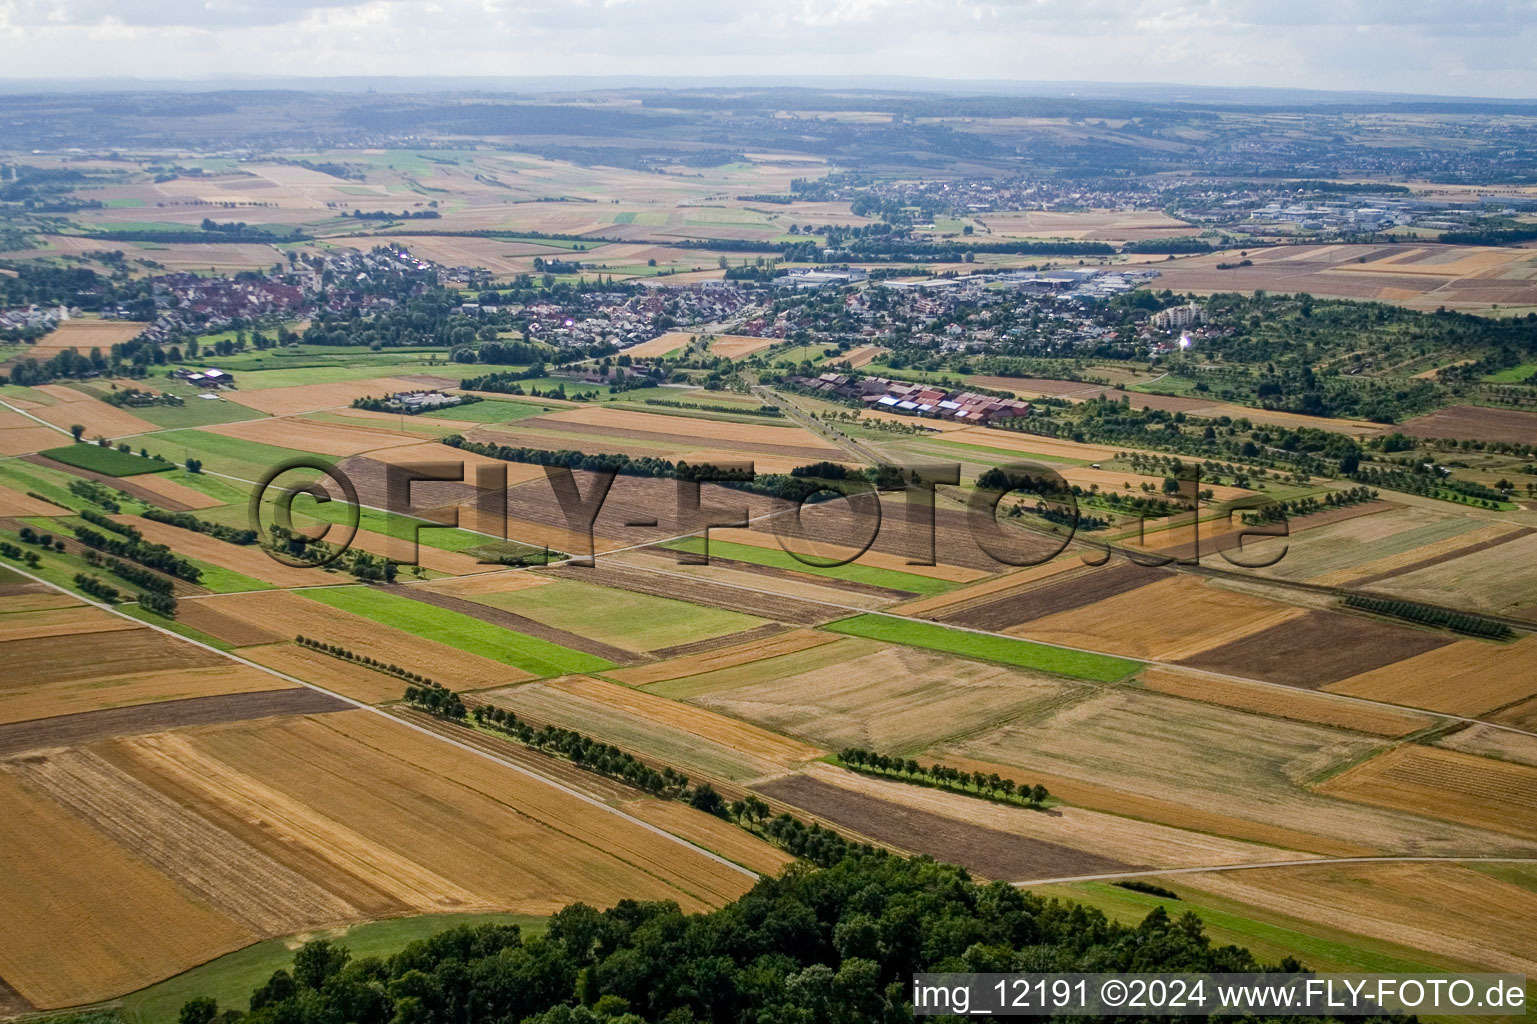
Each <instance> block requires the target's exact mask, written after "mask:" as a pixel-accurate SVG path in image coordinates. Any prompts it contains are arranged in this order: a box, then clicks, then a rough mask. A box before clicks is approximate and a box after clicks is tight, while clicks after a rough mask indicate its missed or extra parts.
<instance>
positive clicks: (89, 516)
mask: <svg viewBox="0 0 1537 1024" xmlns="http://www.w3.org/2000/svg"><path fill="white" fill-rule="evenodd" d="M80 518H81V519H84V520H85V521H86V522H88V523H90V524H92V525H93V526H99V527H101V528H102V529H103V530H109V531H111V532H112V533H115V534H117V535H118V536H120V537H127V538H128V539H129V540H139V539H140V538H142V537H143V536H144V535H143V534H142V533H140V532H139V531H138V530H136V529H134V528H133V527H132V526H129V525H128V524H127V523H120V522H118V521H117V520H116V519H111V518H109V517H107V516H104V515H102V514H101V513H100V512H97V511H96V510H95V509H91V508H83V509H81V510H80Z"/></svg>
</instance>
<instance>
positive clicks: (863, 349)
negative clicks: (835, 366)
mask: <svg viewBox="0 0 1537 1024" xmlns="http://www.w3.org/2000/svg"><path fill="white" fill-rule="evenodd" d="M885 351H886V350H885V349H884V348H882V347H881V346H880V345H861V346H859V347H858V348H851V349H849V350H848V352H847V353H846V354H845V355H844V357H843V361H845V362H847V363H848V364H849V365H850V366H852V367H853V368H854V369H856V370H857V369H859V368H860V367H862V366H867V365H869V364H870V363H873V362H875V360H876V358H877V357H879V356H880V355H882V354H883V353H884V352H885Z"/></svg>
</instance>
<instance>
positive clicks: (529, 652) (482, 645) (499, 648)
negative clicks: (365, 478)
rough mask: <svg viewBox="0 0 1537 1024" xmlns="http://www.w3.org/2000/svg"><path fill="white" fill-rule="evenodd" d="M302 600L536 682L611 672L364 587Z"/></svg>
mask: <svg viewBox="0 0 1537 1024" xmlns="http://www.w3.org/2000/svg"><path fill="white" fill-rule="evenodd" d="M303 594H304V596H305V597H307V598H309V599H311V600H313V601H319V602H320V603H321V604H328V605H330V606H331V607H333V608H340V609H341V610H342V611H345V612H351V613H352V614H354V615H361V616H362V617H363V618H365V619H373V620H374V621H375V622H382V623H383V624H384V625H386V626H392V627H394V628H395V629H399V630H401V631H403V632H406V633H410V634H411V635H413V636H419V637H422V638H423V639H426V640H435V641H437V642H438V643H441V644H447V645H448V646H450V647H457V648H459V649H460V650H461V651H468V652H469V653H471V654H478V655H480V656H481V657H483V658H490V659H492V660H493V661H499V662H501V663H502V664H504V665H511V666H512V667H514V668H519V669H522V670H523V671H525V672H532V673H534V674H535V675H539V676H560V675H567V674H569V673H572V672H602V671H604V670H606V669H611V668H613V667H614V666H613V665H612V664H610V663H609V662H607V661H605V660H603V659H602V658H598V657H594V656H593V655H591V654H584V653H582V652H581V651H573V650H571V649H570V648H569V647H562V646H560V645H559V644H552V643H550V642H549V641H547V640H539V639H536V638H535V637H531V636H525V635H523V634H522V633H514V632H513V631H512V630H510V629H502V628H501V627H500V626H493V625H491V624H490V623H489V622H482V621H480V620H479V619H473V618H471V617H470V616H468V615H460V614H459V613H458V612H451V611H448V610H447V609H445V608H437V607H434V606H432V605H430V604H423V603H421V602H420V601H412V600H411V599H410V598H406V597H397V596H395V595H394V594H389V593H385V592H383V591H380V590H376V589H372V588H368V587H338V588H336V589H334V590H306V591H303Z"/></svg>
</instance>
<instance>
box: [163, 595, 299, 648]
mask: <svg viewBox="0 0 1537 1024" xmlns="http://www.w3.org/2000/svg"><path fill="white" fill-rule="evenodd" d="M176 621H177V622H180V623H182V624H183V625H186V626H191V627H192V628H193V629H196V630H198V631H199V632H203V633H207V634H208V635H209V636H211V637H215V638H217V639H219V640H223V641H224V642H225V643H227V644H229V645H230V646H232V647H249V646H251V645H252V644H274V643H279V642H281V641H284V640H290V639H292V638H291V637H286V636H281V635H279V634H277V633H274V632H272V631H271V630H270V629H267V628H266V627H265V626H263V625H261V624H260V623H257V622H247V621H244V620H241V619H237V618H234V617H233V616H230V615H226V614H224V613H223V612H221V611H219V610H218V609H217V608H215V607H214V606H213V605H211V604H208V603H207V602H205V601H199V600H196V599H187V598H183V599H182V600H181V601H179V602H178V603H177V606H176Z"/></svg>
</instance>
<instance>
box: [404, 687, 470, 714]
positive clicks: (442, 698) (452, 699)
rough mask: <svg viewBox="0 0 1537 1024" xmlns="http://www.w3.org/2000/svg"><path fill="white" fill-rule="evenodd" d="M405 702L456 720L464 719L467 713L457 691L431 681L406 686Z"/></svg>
mask: <svg viewBox="0 0 1537 1024" xmlns="http://www.w3.org/2000/svg"><path fill="white" fill-rule="evenodd" d="M406 703H407V704H410V705H413V706H414V707H419V708H421V709H422V710H423V711H428V712H431V713H432V714H434V715H439V716H441V717H443V718H451V719H453V720H454V721H456V722H462V721H464V719H465V716H466V715H467V714H468V711H467V710H466V708H465V706H464V701H462V700H460V699H459V695H458V694H457V693H455V692H454V691H452V690H450V689H449V688H448V687H446V686H441V685H439V684H438V683H434V682H431V681H429V682H428V683H427V684H426V685H425V686H408V687H406Z"/></svg>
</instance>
